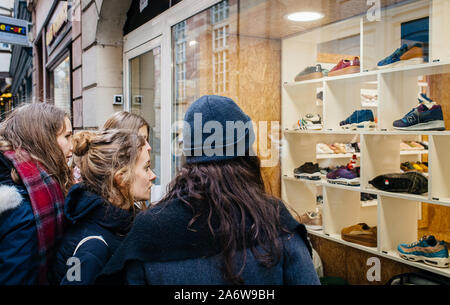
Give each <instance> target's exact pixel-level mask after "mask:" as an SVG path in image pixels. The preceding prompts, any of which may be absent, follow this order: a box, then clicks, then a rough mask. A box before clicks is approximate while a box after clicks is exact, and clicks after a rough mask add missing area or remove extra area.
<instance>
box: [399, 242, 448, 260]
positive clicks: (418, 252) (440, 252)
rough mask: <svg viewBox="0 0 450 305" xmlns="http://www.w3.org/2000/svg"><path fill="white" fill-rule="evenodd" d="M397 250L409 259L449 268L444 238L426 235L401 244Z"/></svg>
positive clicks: (402, 256) (401, 255)
mask: <svg viewBox="0 0 450 305" xmlns="http://www.w3.org/2000/svg"><path fill="white" fill-rule="evenodd" d="M397 251H398V254H399V255H400V257H401V258H404V259H406V260H409V261H414V262H417V261H423V262H424V263H425V264H427V265H430V266H434V267H441V268H448V266H449V265H450V259H449V257H448V248H447V245H446V244H445V242H444V241H442V240H441V241H438V240H436V238H435V237H434V236H433V235H428V236H424V237H422V238H421V239H420V240H418V241H416V242H413V243H412V244H409V245H408V244H399V245H398V246H397Z"/></svg>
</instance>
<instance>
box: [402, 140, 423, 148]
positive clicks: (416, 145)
mask: <svg viewBox="0 0 450 305" xmlns="http://www.w3.org/2000/svg"><path fill="white" fill-rule="evenodd" d="M405 143H406V144H407V145H409V146H411V150H424V149H425V148H424V147H423V146H422V145H420V144H419V143H417V142H415V141H405Z"/></svg>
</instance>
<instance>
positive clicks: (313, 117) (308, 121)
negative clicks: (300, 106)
mask: <svg viewBox="0 0 450 305" xmlns="http://www.w3.org/2000/svg"><path fill="white" fill-rule="evenodd" d="M296 128H298V129H301V130H320V129H322V118H321V117H320V115H319V114H311V113H308V114H307V115H305V116H304V117H303V118H301V119H300V120H298V121H297V126H296Z"/></svg>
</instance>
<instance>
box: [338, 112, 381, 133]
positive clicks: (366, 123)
mask: <svg viewBox="0 0 450 305" xmlns="http://www.w3.org/2000/svg"><path fill="white" fill-rule="evenodd" d="M339 125H340V126H341V127H342V128H343V129H351V130H361V129H374V128H376V124H375V122H374V118H373V112H372V110H370V109H363V110H356V111H354V112H353V113H352V115H351V116H349V117H348V118H346V119H345V121H341V122H340V123H339Z"/></svg>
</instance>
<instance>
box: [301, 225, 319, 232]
mask: <svg viewBox="0 0 450 305" xmlns="http://www.w3.org/2000/svg"><path fill="white" fill-rule="evenodd" d="M305 227H306V228H307V229H310V230H313V231H319V230H322V229H323V227H322V226H317V225H305Z"/></svg>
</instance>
